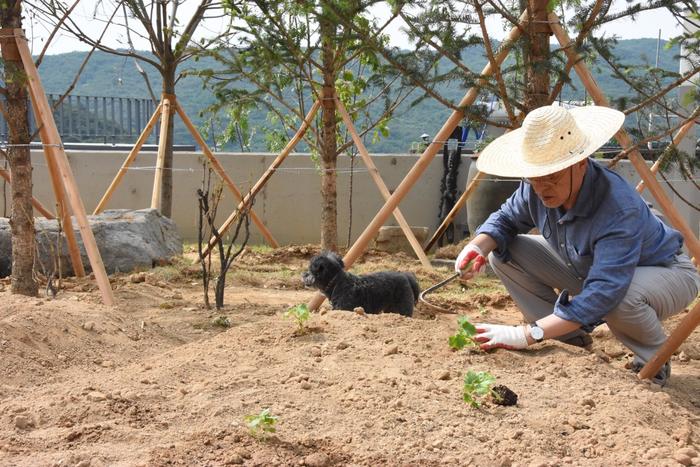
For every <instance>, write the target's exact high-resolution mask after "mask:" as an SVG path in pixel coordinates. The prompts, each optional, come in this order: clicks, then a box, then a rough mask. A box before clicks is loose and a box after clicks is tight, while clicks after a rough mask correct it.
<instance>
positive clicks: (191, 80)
mask: <svg viewBox="0 0 700 467" xmlns="http://www.w3.org/2000/svg"><path fill="white" fill-rule="evenodd" d="M656 45H657V44H656V39H634V40H623V41H620V42H619V44H618V45H617V48H616V53H617V55H618V56H619V57H620V59H621V61H622V62H623V63H633V64H643V63H651V64H653V63H654V62H655V59H656ZM664 45H665V42H663V41H662V43H661V46H662V47H661V49H660V53H659V67H660V68H663V69H666V70H669V71H677V70H678V49H677V48H671V49H666V48H665V47H664ZM470 53H471V56H466V57H462V58H463V61H464V62H465V63H467V64H468V66H469V67H470V68H471V69H473V70H481V69H482V68H483V66H484V65H485V63H486V58H485V57H484V56H483V54H481V53H479V52H477V51H476V50H472V51H470ZM85 55H86V53H85V52H72V53H67V54H60V55H50V56H46V57H45V58H44V61H43V63H42V64H41V67H40V69H39V73H40V75H41V79H42V82H43V84H44V88H45V89H46V92H47V93H56V94H59V93H63V92H65V90H66V89H67V88H68V86H69V85H70V83H71V82H72V80H73V79H74V77H75V74H76V73H77V70H78V69H79V67H80V65H81V63H82V61H83V59H84V58H85ZM141 66H142V67H143V68H144V69H145V70H146V72H147V73H148V76H149V78H150V80H151V85H152V87H153V89H154V91H155V92H156V95H157V96H159V95H160V88H161V82H160V77H159V75H158V73H157V72H156V71H155V70H154V69H153V68H152V67H151V66H150V65H148V64H146V63H142V64H141ZM187 68H197V69H202V68H216V64H215V63H214V62H213V61H212V60H211V59H202V60H199V61H196V62H195V61H191V62H188V63H186V64H185V65H184V66H183V67H182V69H181V71H182V70H185V69H187ZM591 68H592V71H593V74H594V77H595V79H596V80H597V82H598V83H599V84H600V86H601V87H602V89H603V90H604V92H605V93H606V94H607V95H608V96H610V97H620V96H624V95H628V94H629V90H628V87H627V86H626V85H625V84H624V83H622V82H621V81H620V80H616V79H614V78H612V76H611V71H610V69H609V68H608V67H607V66H606V64H604V63H602V61H600V63H594V64H593V65H592V66H591ZM416 92H417V93H418V92H419V91H416ZM443 92H444V94H445V95H446V96H448V97H450V98H451V99H454V100H455V101H458V100H459V99H460V98H461V97H462V96H463V95H464V93H465V92H466V90H465V89H463V88H460V87H459V85H457V84H455V85H452V86H449V87H447V88H445V89H444V90H443ZM73 93H74V94H76V95H87V96H114V97H138V98H147V97H148V92H147V89H146V86H145V84H144V81H143V78H142V77H141V75H140V74H139V73H138V72H137V71H136V67H135V65H134V62H133V60H132V59H130V58H124V57H119V56H116V55H109V54H106V53H103V52H96V53H94V54H93V56H92V58H91V59H90V61H89V63H88V65H87V66H86V68H85V70H84V71H83V73H82V75H81V77H80V80H79V82H78V83H77V85H76V87H75V89H74V91H73ZM177 96H178V99H179V102H180V103H181V104H182V105H183V107H184V108H185V109H186V111H187V113H188V115H189V116H190V118H191V119H192V120H193V121H194V122H195V124H197V125H199V124H201V122H202V121H203V118H202V117H200V115H199V114H200V112H202V111H203V110H204V109H206V108H207V106H209V105H210V104H211V103H213V102H214V97H213V95H212V93H211V92H210V91H208V90H207V89H204V88H203V86H202V81H201V80H200V79H199V78H196V77H186V78H183V79H181V80H180V82H179V83H178V84H177ZM417 96H419V94H416V97H417ZM563 98H564V99H567V100H581V99H583V98H584V91H583V87H582V86H581V85H580V83H579V82H578V80H577V79H575V80H574V82H573V83H572V85H571V86H566V87H565V89H564V92H563ZM449 114H450V111H449V109H446V108H445V107H444V106H442V105H441V104H440V103H438V102H436V101H435V100H432V99H430V98H428V99H425V100H424V101H422V102H421V103H420V104H418V105H416V106H415V107H411V108H405V109H404V110H403V111H401V112H400V113H399V115H397V116H396V117H395V118H394V119H393V120H392V121H391V123H390V125H389V126H390V132H391V133H390V136H389V137H388V138H385V139H382V140H381V141H379V142H378V143H375V144H370V142H369V140H368V141H367V145H368V148H369V150H370V151H372V152H406V151H407V150H408V149H409V147H410V146H411V143H412V142H414V141H418V140H419V136H420V135H421V134H422V133H428V134H429V135H434V134H436V132H437V131H438V130H439V128H440V127H441V126H442V123H443V122H444V121H445V120H446V119H447V117H448V116H449ZM255 118H257V119H259V121H258V123H259V122H260V121H261V119H262V118H264V115H258V116H256V117H255ZM178 120H179V119H178ZM178 120H176V121H178ZM175 139H176V141H175V142H176V143H177V144H193V143H194V141H193V139H192V138H191V137H190V135H189V133H188V132H187V130H186V129H185V128H184V126H183V125H182V124H180V123H179V122H178V124H177V126H176V135H175ZM254 149H256V150H261V149H263V144H262V143H261V142H258V143H256V144H255V145H254Z"/></svg>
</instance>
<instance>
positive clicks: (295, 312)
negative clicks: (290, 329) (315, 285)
mask: <svg viewBox="0 0 700 467" xmlns="http://www.w3.org/2000/svg"><path fill="white" fill-rule="evenodd" d="M284 316H285V317H286V318H292V319H294V320H296V322H297V326H299V327H298V329H297V332H298V333H299V334H303V333H304V332H305V328H304V323H306V322H307V321H308V320H309V318H310V317H311V315H310V313H309V307H308V306H306V304H302V305H297V306H293V307H292V308H290V309H289V310H287V311H285V312H284Z"/></svg>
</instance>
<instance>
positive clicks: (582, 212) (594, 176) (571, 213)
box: [561, 159, 600, 222]
mask: <svg viewBox="0 0 700 467" xmlns="http://www.w3.org/2000/svg"><path fill="white" fill-rule="evenodd" d="M599 168H600V166H598V164H596V163H595V162H593V161H592V160H591V159H588V167H587V168H586V173H585V174H584V176H583V183H582V184H581V190H580V191H579V193H578V197H577V198H576V203H575V204H574V206H573V207H572V208H571V209H569V210H568V211H566V214H564V215H563V216H562V217H561V222H569V221H572V220H574V218H575V217H588V216H590V215H591V214H592V213H593V212H594V211H595V208H596V206H597V205H598V202H597V196H596V190H595V186H596V184H597V181H598V179H599V178H600V170H599Z"/></svg>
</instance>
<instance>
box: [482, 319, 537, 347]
mask: <svg viewBox="0 0 700 467" xmlns="http://www.w3.org/2000/svg"><path fill="white" fill-rule="evenodd" d="M475 327H476V336H474V340H475V341H477V342H479V343H480V344H481V345H480V346H479V347H481V350H489V349H495V348H498V347H500V348H503V349H509V350H521V349H524V348H526V347H527V346H528V344H527V337H525V328H524V327H523V326H504V325H502V324H483V323H480V324H477V325H475Z"/></svg>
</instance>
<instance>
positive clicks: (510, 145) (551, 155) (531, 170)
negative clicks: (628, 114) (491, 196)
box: [476, 105, 625, 178]
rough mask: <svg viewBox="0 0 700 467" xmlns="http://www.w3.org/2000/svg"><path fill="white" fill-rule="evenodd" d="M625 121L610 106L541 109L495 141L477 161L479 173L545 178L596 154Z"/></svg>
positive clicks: (623, 117) (622, 116)
mask: <svg viewBox="0 0 700 467" xmlns="http://www.w3.org/2000/svg"><path fill="white" fill-rule="evenodd" d="M624 121H625V114H623V113H622V112H620V111H617V110H615V109H610V108H608V107H597V106H586V107H574V108H571V109H568V110H567V109H565V108H563V107H557V106H551V105H548V106H545V107H539V108H537V109H535V110H533V111H532V112H530V113H529V114H527V116H526V117H525V120H524V121H523V125H522V127H520V128H518V129H517V130H513V131H511V132H509V133H506V134H505V135H503V136H500V137H498V138H496V139H495V140H494V141H493V142H491V144H489V145H488V146H486V147H485V148H484V150H483V151H481V154H479V157H478V159H477V160H476V167H477V169H479V171H480V172H484V173H487V174H491V175H498V176H501V177H524V178H532V177H542V176H545V175H549V174H553V173H554V172H558V171H560V170H563V169H565V168H567V167H569V166H571V165H573V164H575V163H576V162H578V161H581V160H583V159H585V158H586V157H588V156H589V155H591V154H593V152H595V150H596V149H598V148H599V147H601V146H602V145H603V144H605V142H606V141H608V140H609V139H610V138H611V137H612V136H613V135H614V134H615V133H617V130H619V129H620V127H621V126H622V124H623V122H624Z"/></svg>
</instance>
